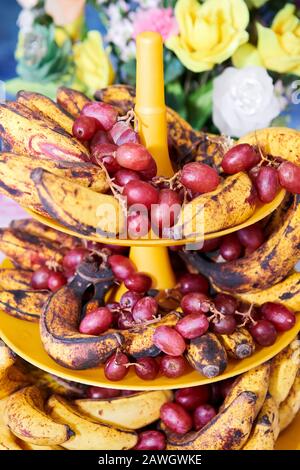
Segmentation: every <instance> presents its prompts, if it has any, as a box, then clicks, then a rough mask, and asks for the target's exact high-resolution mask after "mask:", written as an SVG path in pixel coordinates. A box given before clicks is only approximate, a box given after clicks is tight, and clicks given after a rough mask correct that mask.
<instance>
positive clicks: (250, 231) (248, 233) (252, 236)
mask: <svg viewBox="0 0 300 470" xmlns="http://www.w3.org/2000/svg"><path fill="white" fill-rule="evenodd" d="M237 236H238V239H239V241H240V243H241V244H242V245H243V246H245V247H246V248H250V249H251V250H253V251H255V250H257V248H259V247H260V245H262V244H263V242H264V232H263V230H262V228H261V227H260V225H258V224H255V225H250V226H249V227H246V228H243V229H241V230H239V231H238V232H237Z"/></svg>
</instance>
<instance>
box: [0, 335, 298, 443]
mask: <svg viewBox="0 0 300 470" xmlns="http://www.w3.org/2000/svg"><path fill="white" fill-rule="evenodd" d="M299 351H300V347H299V341H294V342H293V343H292V344H291V345H290V346H289V347H287V348H286V349H285V350H284V351H282V352H281V353H280V354H279V355H278V356H277V357H276V358H275V359H274V360H273V361H272V362H271V363H268V364H263V365H261V366H259V367H257V368H255V369H253V370H251V371H249V372H247V373H245V374H243V375H241V376H239V377H238V378H237V379H236V380H235V382H234V383H233V385H232V387H231V389H230V391H229V393H228V395H227V396H226V398H225V401H224V403H223V405H222V406H221V408H220V410H219V413H218V415H217V416H216V417H215V418H214V419H213V420H212V421H211V422H210V423H208V424H207V425H206V426H205V427H204V428H202V429H201V430H200V431H198V432H190V433H188V434H186V435H184V436H178V435H175V434H172V433H170V432H169V431H168V430H167V429H166V428H164V431H165V433H166V436H167V441H168V444H167V449H170V450H171V449H182V450H183V449H193V450H207V449H209V450H223V449H230V450H237V449H245V450H257V449H260V450H262V449H266V450H267V449H273V448H274V444H275V442H276V440H277V437H278V435H279V433H280V432H281V431H282V430H283V429H285V428H286V427H287V426H288V425H289V424H290V423H291V422H292V420H293V419H294V417H295V415H296V414H297V412H298V411H299V408H300V377H299ZM84 393H85V391H84V389H83V387H82V386H79V385H76V384H67V383H58V382H57V381H56V379H55V378H53V377H52V376H50V375H49V374H47V373H45V372H42V371H40V370H38V369H35V368H32V367H31V366H29V365H27V364H25V363H23V362H22V361H21V360H20V359H19V358H17V357H16V356H15V355H14V354H13V353H12V352H11V351H10V350H9V348H7V346H5V344H4V343H3V342H0V450H22V449H23V450H80V449H82V450H102V449H103V450H125V449H131V448H133V447H134V446H135V445H136V443H137V440H138V433H137V431H138V430H139V429H141V428H144V427H145V426H149V425H151V424H152V426H153V429H155V428H157V427H158V428H160V429H163V425H162V423H159V422H158V420H159V416H160V408H161V406H162V405H163V404H165V403H167V402H169V401H171V400H172V397H173V394H172V392H170V391H152V392H145V393H136V394H133V395H130V396H123V397H117V398H114V399H111V398H110V399H108V400H106V399H101V400H100V399H90V398H84V396H85V395H84Z"/></svg>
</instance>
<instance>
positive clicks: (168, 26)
mask: <svg viewBox="0 0 300 470" xmlns="http://www.w3.org/2000/svg"><path fill="white" fill-rule="evenodd" d="M144 31H154V32H156V33H160V34H161V35H162V38H163V40H164V41H166V40H167V39H169V37H170V36H173V35H177V34H178V32H179V29H178V25H177V21H176V18H175V16H174V15H173V10H172V8H151V9H150V10H144V11H139V12H138V13H137V14H136V15H135V17H134V21H133V37H134V38H136V37H137V35H138V34H139V33H143V32H144Z"/></svg>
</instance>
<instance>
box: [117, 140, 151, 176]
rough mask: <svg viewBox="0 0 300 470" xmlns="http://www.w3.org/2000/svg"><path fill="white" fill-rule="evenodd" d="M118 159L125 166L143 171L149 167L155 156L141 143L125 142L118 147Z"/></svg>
mask: <svg viewBox="0 0 300 470" xmlns="http://www.w3.org/2000/svg"><path fill="white" fill-rule="evenodd" d="M116 159H117V162H118V163H119V165H121V167H123V168H127V169H129V170H134V171H143V170H147V169H148V168H149V166H150V165H151V162H152V160H153V157H152V155H151V154H150V153H149V152H148V150H147V149H146V148H145V147H144V146H143V145H141V144H123V145H121V146H120V147H118V150H117V153H116Z"/></svg>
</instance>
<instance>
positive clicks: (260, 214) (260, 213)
mask: <svg viewBox="0 0 300 470" xmlns="http://www.w3.org/2000/svg"><path fill="white" fill-rule="evenodd" d="M285 194H286V192H285V190H283V189H282V190H281V191H280V192H279V193H278V194H277V196H276V197H275V199H274V200H273V201H272V202H270V203H269V204H263V205H260V206H258V207H257V209H256V211H255V212H254V214H253V215H252V216H251V217H250V218H249V219H248V220H246V221H245V222H243V223H242V224H240V225H236V226H235V227H230V228H227V229H226V230H221V231H219V232H213V233H207V234H205V235H204V239H205V240H210V239H213V238H217V237H223V236H224V235H228V234H229V233H233V232H236V231H237V230H241V229H242V228H245V227H248V226H249V225H253V224H255V223H257V222H259V221H260V220H262V219H264V218H265V217H267V216H268V215H270V214H271V213H272V212H274V211H275V210H276V209H277V207H278V206H280V204H281V203H282V201H283V199H284V197H285ZM24 209H25V210H26V211H27V212H28V213H29V214H30V215H31V216H32V217H33V218H34V219H36V220H38V221H39V222H41V223H42V224H45V225H48V226H49V227H52V228H54V229H56V230H59V231H60V232H64V233H67V234H69V235H72V236H74V237H80V238H85V239H87V240H92V241H95V242H100V243H109V244H110V245H122V246H132V245H134V246H145V247H146V246H170V245H172V246H176V245H187V244H189V243H197V242H199V241H201V240H197V239H183V240H169V239H162V238H160V239H143V238H140V239H138V240H131V239H119V238H106V237H101V236H100V235H99V236H98V235H81V234H80V233H78V232H76V231H74V230H71V229H69V228H67V227H65V226H63V225H62V224H60V223H59V222H57V221H56V220H53V219H50V218H49V217H45V216H43V215H40V214H37V213H36V212H35V211H32V210H30V209H27V208H25V207H24Z"/></svg>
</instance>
